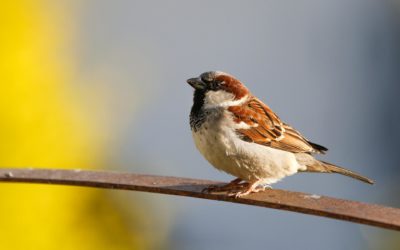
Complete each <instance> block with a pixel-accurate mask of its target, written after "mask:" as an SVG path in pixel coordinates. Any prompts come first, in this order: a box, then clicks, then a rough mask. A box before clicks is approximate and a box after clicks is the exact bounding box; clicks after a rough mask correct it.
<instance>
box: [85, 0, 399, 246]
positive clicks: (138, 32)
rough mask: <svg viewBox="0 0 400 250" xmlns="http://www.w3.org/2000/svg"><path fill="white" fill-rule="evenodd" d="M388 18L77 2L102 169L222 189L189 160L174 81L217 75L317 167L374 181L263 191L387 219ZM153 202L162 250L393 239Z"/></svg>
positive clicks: (262, 6)
mask: <svg viewBox="0 0 400 250" xmlns="http://www.w3.org/2000/svg"><path fill="white" fill-rule="evenodd" d="M398 7H399V4H398V2H396V1H374V0H335V1H312V0H300V1H299V0H292V1H106V0H96V1H94V0H93V1H88V2H87V3H85V8H84V10H83V11H81V13H80V14H79V16H78V18H79V21H78V24H79V35H78V38H79V41H77V43H78V44H79V51H77V54H78V55H79V58H80V63H79V65H77V68H78V69H79V71H80V72H81V73H82V74H83V75H87V76H90V75H92V74H93V75H94V74H97V75H100V76H101V82H102V84H105V85H106V86H107V88H109V89H112V92H111V94H112V95H113V97H112V98H111V101H110V103H109V107H108V108H109V109H110V110H111V111H112V112H111V113H112V117H107V118H105V119H110V120H112V121H113V129H112V131H111V132H110V133H111V135H110V136H109V138H110V143H111V144H112V145H114V147H111V146H110V153H109V154H110V155H109V158H110V162H112V163H113V164H114V165H117V166H119V167H121V168H124V169H126V170H129V171H133V172H141V173H149V174H161V175H171V176H184V177H193V178H203V179H213V180H221V181H229V180H230V179H232V177H230V176H228V175H226V174H223V173H220V172H218V171H217V170H215V169H214V168H212V167H211V166H210V165H209V164H208V163H207V162H206V161H205V160H204V159H203V158H202V156H201V155H200V154H199V153H198V152H197V150H196V149H195V147H194V145H193V143H192V138H191V133H190V129H189V125H188V115H189V111H190V107H191V105H192V89H191V88H190V87H189V86H188V85H187V84H186V82H185V80H186V79H187V78H190V77H193V76H197V75H198V74H200V73H202V72H204V71H208V70H222V71H226V72H229V73H231V74H233V75H235V76H237V77H238V78H239V79H240V80H242V81H243V82H244V83H245V84H246V85H247V86H248V87H249V88H250V89H251V91H252V92H253V93H255V94H256V95H257V96H258V97H259V98H260V99H261V100H263V101H265V102H266V103H267V104H268V105H270V107H271V108H272V109H273V110H274V111H275V112H277V113H278V115H279V116H280V117H281V118H282V119H283V120H284V121H286V122H288V123H289V124H291V125H293V126H294V127H295V128H297V129H298V130H300V131H301V132H302V133H303V135H305V136H306V137H308V138H309V139H310V140H312V141H315V142H316V143H319V144H322V145H324V146H326V147H328V148H329V149H330V151H329V153H328V154H327V155H326V156H323V157H321V158H322V159H324V160H326V161H330V162H332V163H335V164H338V165H340V166H344V167H348V168H350V169H352V170H355V171H358V172H360V173H362V174H364V175H366V176H369V177H371V178H373V179H375V180H376V185H374V186H370V185H366V184H364V183H361V182H358V181H355V180H353V179H350V178H347V177H343V176H339V175H323V174H298V175H295V176H293V177H288V178H286V179H284V180H283V181H281V182H279V183H278V184H276V185H275V186H274V187H275V188H282V189H288V190H296V191H304V192H310V193H314V194H319V195H329V196H334V197H340V198H344V199H353V200H359V201H365V202H374V203H381V204H385V205H390V206H400V199H399V195H398V193H399V189H400V184H399V181H398V180H399V177H400V168H399V162H398V160H397V159H398V158H397V154H398V152H397V150H398V148H399V146H398V143H397V142H398V141H400V133H399V128H400V115H399V110H398V94H399V83H400V67H399V66H400V28H399V27H400V25H399V24H400V18H399V17H400V9H399V8H398ZM91 84H92V86H90V87H91V88H98V87H99V86H97V85H96V81H91ZM152 197H153V198H154V199H157V200H162V205H161V206H156V207H155V208H154V209H153V210H154V212H155V213H159V214H163V213H164V214H165V216H166V217H171V218H173V219H171V221H170V223H171V233H170V235H169V237H170V242H171V245H170V246H166V248H171V249H220V250H223V249H244V248H245V249H293V248H296V249H367V248H369V249H375V248H377V247H378V246H379V247H384V245H383V244H388V243H387V242H388V241H389V242H390V239H391V238H390V237H391V236H393V237H395V236H396V234H393V233H391V232H390V231H387V230H380V229H373V228H371V227H368V226H360V225H357V224H352V223H347V222H340V221H336V220H331V219H324V218H318V217H313V216H306V215H301V214H294V213H289V212H283V211H276V210H270V209H263V208H255V207H248V206H243V205H234V204H226V203H222V202H213V201H206V200H197V199H188V198H179V197H164V196H161V195H152ZM166 208H168V209H166ZM154 230H157V229H154ZM398 236H399V235H398V234H397V237H398ZM382 239H386V240H385V241H383V240H382ZM387 239H389V240H387ZM388 249H390V248H388Z"/></svg>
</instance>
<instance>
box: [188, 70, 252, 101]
mask: <svg viewBox="0 0 400 250" xmlns="http://www.w3.org/2000/svg"><path fill="white" fill-rule="evenodd" d="M187 83H189V84H190V86H192V87H193V88H194V89H195V99H196V96H199V97H200V96H201V97H202V98H203V100H202V101H203V102H204V105H205V107H207V106H208V107H218V106H232V105H235V103H237V102H239V101H241V100H243V98H246V97H247V96H248V95H249V93H250V92H249V90H248V89H247V88H246V87H245V86H244V85H243V84H242V83H241V82H240V81H239V80H238V79H236V78H235V77H233V76H231V75H229V74H227V73H224V72H221V71H208V72H204V73H203V74H201V75H200V76H198V77H195V78H190V79H188V80H187Z"/></svg>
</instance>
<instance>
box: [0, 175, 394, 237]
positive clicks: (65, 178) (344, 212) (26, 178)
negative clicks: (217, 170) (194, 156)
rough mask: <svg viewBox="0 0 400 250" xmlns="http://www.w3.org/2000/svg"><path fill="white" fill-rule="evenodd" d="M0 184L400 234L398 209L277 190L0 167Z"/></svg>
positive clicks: (154, 177)
mask: <svg viewBox="0 0 400 250" xmlns="http://www.w3.org/2000/svg"><path fill="white" fill-rule="evenodd" d="M0 182H23V183H45V184H61V185H72V186H83V187H97V188H109V189H123V190H136V191H143V192H151V193H161V194H171V195H180V196H190V197H195V198H202V199H209V200H219V201H226V202H234V203H241V204H247V205H253V206H259V207H268V208H274V209H282V210H287V211H292V212H298V213H304V214H312V215H317V216H323V217H328V218H334V219H339V220H344V221H351V222H356V223H361V224H366V225H371V226H376V227H381V228H386V229H392V230H398V231H400V209H398V208H392V207H384V206H381V205H375V204H366V203H361V202H356V201H348V200H342V199H336V198H330V197H324V196H319V195H311V194H306V193H299V192H290V191H285V190H278V189H272V190H266V191H265V192H261V193H256V194H251V195H248V196H246V197H242V198H232V197H228V196H227V195H225V194H224V193H213V194H206V193H202V192H201V191H202V190H203V188H205V187H207V186H208V185H213V184H222V183H220V182H213V181H208V180H197V179H188V178H177V177H165V176H154V175H139V174H132V173H120V172H111V171H87V170H61V169H37V168H30V169H23V168H0ZM0 188H1V186H0Z"/></svg>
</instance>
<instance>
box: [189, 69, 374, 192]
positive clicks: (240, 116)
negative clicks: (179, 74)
mask: <svg viewBox="0 0 400 250" xmlns="http://www.w3.org/2000/svg"><path fill="white" fill-rule="evenodd" d="M187 83H188V84H189V85H190V86H191V87H193V89H194V95H193V105H192V108H191V111H190V128H191V131H192V137H193V140H194V144H195V146H196V148H197V149H198V150H199V151H200V153H201V154H202V155H203V156H204V158H205V159H206V160H207V161H208V162H209V163H210V164H211V165H213V166H214V167H215V168H216V169H218V170H220V171H223V172H226V173H228V174H230V175H232V176H234V177H236V178H235V179H234V180H232V181H231V182H229V183H228V184H225V185H223V186H216V185H213V186H209V187H207V188H205V189H204V190H203V191H204V192H209V193H212V192H221V191H226V192H228V195H229V196H234V197H235V198H239V197H242V196H246V195H249V194H251V193H257V192H260V191H264V190H266V189H267V188H271V184H274V183H276V182H277V181H280V180H281V179H283V178H284V177H287V176H290V175H293V174H296V173H298V172H317V173H337V174H342V175H346V176H349V177H352V178H355V179H357V180H360V181H363V182H366V183H369V184H373V183H374V181H373V180H371V179H369V178H367V177H364V176H362V175H360V174H358V173H356V172H353V171H351V170H348V169H345V168H342V167H339V166H336V165H334V164H331V163H328V162H325V161H321V160H318V159H316V158H315V157H314V156H315V155H316V154H325V152H326V151H327V150H328V149H327V148H326V147H324V146H321V145H319V144H316V143H313V142H311V141H309V140H307V139H306V138H305V137H304V136H303V135H302V134H300V132H299V131H297V130H296V129H294V128H293V127H292V126H290V125H289V124H287V123H285V122H283V121H282V120H281V119H280V118H279V117H278V115H277V114H276V113H274V112H273V111H272V110H271V108H270V107H269V106H267V105H266V104H264V103H263V102H262V101H260V99H258V98H257V97H256V96H254V95H253V94H252V93H251V92H250V91H249V89H248V88H247V87H246V86H245V85H244V84H243V83H242V82H241V81H239V80H238V79H236V78H235V77H234V76H232V75H230V74H228V73H224V72H222V71H207V72H204V73H202V74H201V75H200V76H198V77H194V78H190V79H188V80H187Z"/></svg>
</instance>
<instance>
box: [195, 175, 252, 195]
mask: <svg viewBox="0 0 400 250" xmlns="http://www.w3.org/2000/svg"><path fill="white" fill-rule="evenodd" d="M242 181H243V180H242V179H240V178H237V179H234V180H233V181H231V182H229V183H228V184H225V185H222V186H218V185H211V186H208V187H206V188H204V189H203V190H202V191H201V192H202V193H212V192H225V191H232V189H234V190H237V189H240V188H243V187H244V186H245V185H247V183H241V182H242Z"/></svg>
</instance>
